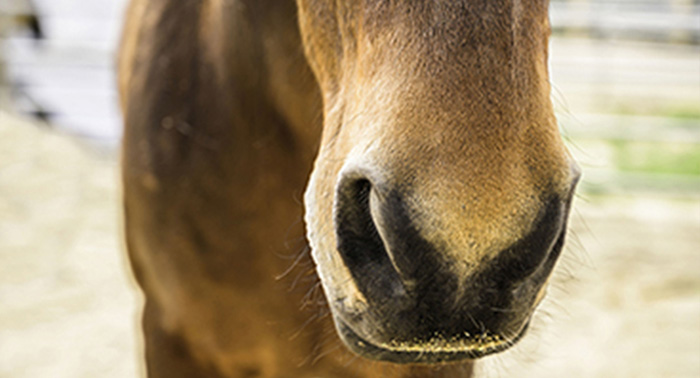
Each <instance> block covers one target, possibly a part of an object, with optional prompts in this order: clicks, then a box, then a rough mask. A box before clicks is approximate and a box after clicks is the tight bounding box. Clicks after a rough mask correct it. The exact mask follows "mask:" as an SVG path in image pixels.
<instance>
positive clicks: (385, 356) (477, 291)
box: [329, 174, 573, 363]
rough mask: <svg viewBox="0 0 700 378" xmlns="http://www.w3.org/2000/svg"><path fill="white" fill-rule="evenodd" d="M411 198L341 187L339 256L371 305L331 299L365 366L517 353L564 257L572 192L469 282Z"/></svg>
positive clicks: (355, 185)
mask: <svg viewBox="0 0 700 378" xmlns="http://www.w3.org/2000/svg"><path fill="white" fill-rule="evenodd" d="M571 192H573V190H572V191H571ZM409 196H411V193H410V188H403V189H400V190H399V189H394V188H391V187H388V186H386V185H384V184H382V183H379V184H376V183H375V182H373V181H372V180H370V179H369V178H367V177H366V176H363V175H358V174H351V175H345V176H344V177H342V178H341V180H340V182H339V185H338V187H337V192H336V202H335V208H334V218H335V229H336V236H337V251H338V253H339V254H340V256H341V258H342V259H343V262H344V263H345V265H346V266H347V268H348V270H349V272H350V274H351V276H352V279H353V281H354V282H353V283H354V285H355V286H356V288H357V291H359V293H361V296H362V298H363V299H362V300H363V302H364V303H362V304H361V305H358V303H353V301H351V300H349V299H348V298H329V302H330V304H331V308H332V310H333V313H334V316H335V319H336V326H337V328H338V330H339V333H340V334H341V335H342V337H343V338H344V340H345V342H346V343H347V344H348V346H349V347H350V348H351V349H352V350H354V351H356V352H357V353H359V354H361V355H364V356H365V357H370V358H375V359H381V360H387V361H393V362H404V363H412V362H423V363H434V362H444V361H452V360H460V359H464V358H477V357H480V356H483V355H486V354H490V353H494V352H498V351H501V350H503V349H506V348H508V347H510V346H511V345H513V344H514V343H515V342H516V341H517V340H519V339H520V337H521V336H522V335H523V334H524V332H525V330H526V328H527V324H528V323H529V319H530V316H531V315H532V313H533V311H534V308H535V307H536V305H537V303H538V302H539V300H540V299H541V291H542V290H543V286H544V284H545V282H546V281H547V278H548V277H549V274H550V272H551V270H552V268H553V267H554V265H555V263H556V261H557V258H558V256H559V254H560V252H561V250H562V247H563V244H564V237H565V234H566V220H567V215H568V211H569V204H570V197H571V193H566V194H565V195H556V194H551V193H548V194H543V195H542V196H541V198H540V200H539V202H540V203H541V206H540V210H539V212H538V214H537V215H536V216H535V219H534V221H533V222H532V225H531V226H530V227H529V229H530V231H529V232H528V233H526V234H525V235H523V236H522V237H520V238H519V239H518V240H517V241H516V242H515V243H512V244H511V245H510V246H509V247H508V248H506V249H504V250H502V251H500V252H497V253H494V254H492V255H489V256H488V258H486V259H484V260H483V261H480V262H479V263H477V264H473V265H474V266H472V267H470V268H469V270H467V271H466V273H465V271H464V270H461V271H460V270H458V269H455V266H456V264H458V262H456V261H453V260H454V257H450V256H454V255H455V254H454V253H446V252H447V251H445V250H444V247H443V243H440V242H439V241H430V240H428V239H427V238H426V237H425V236H424V235H430V232H426V230H425V228H426V227H430V226H429V225H422V224H420V221H419V220H418V219H420V218H421V217H420V211H421V209H419V208H416V204H415V202H416V201H415V200H414V201H410V202H409V201H408V200H407V198H408V197H409ZM562 197H565V198H562ZM463 253H464V254H469V253H470V251H468V250H467V251H463Z"/></svg>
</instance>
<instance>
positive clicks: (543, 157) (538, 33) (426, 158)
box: [298, 0, 578, 362]
mask: <svg viewBox="0 0 700 378" xmlns="http://www.w3.org/2000/svg"><path fill="white" fill-rule="evenodd" d="M298 3H299V6H300V7H299V8H300V9H299V12H300V24H301V31H302V37H303V41H304V47H305V49H306V54H307V58H308V60H309V63H310V65H311V67H312V69H313V71H314V74H315V75H316V78H317V80H318V82H319V85H320V88H321V92H322V96H323V101H324V131H323V137H322V141H321V147H320V151H319V155H318V158H317V160H316V164H315V167H314V171H313V174H312V176H311V179H310V182H309V186H308V189H307V192H306V212H307V213H306V223H307V227H308V237H309V240H310V242H311V245H312V248H313V257H314V260H315V262H316V264H317V268H318V273H319V275H320V277H321V280H322V283H323V287H324V290H325V292H326V295H327V299H328V303H329V305H330V308H331V310H332V313H333V316H334V319H335V322H336V326H337V329H338V331H339V333H340V334H341V336H342V338H343V339H344V341H345V342H346V343H347V344H348V346H349V347H350V348H351V349H353V350H355V351H356V352H358V353H360V354H362V355H365V356H367V357H371V358H377V359H383V360H389V361H395V362H439V361H449V360H457V359H462V358H474V357H478V356H481V355H484V354H488V353H491V352H495V351H499V350H503V349H505V348H507V347H509V346H510V345H512V344H513V343H514V342H515V341H517V340H518V338H520V337H521V335H522V334H523V333H524V332H525V329H526V328H527V325H528V322H529V319H530V316H531V315H532V313H533V311H534V309H535V307H536V306H537V304H538V303H539V301H540V300H541V298H542V297H543V292H544V288H545V285H546V282H547V279H548V277H549V274H550V272H551V270H552V268H553V266H554V264H555V262H556V260H557V257H558V256H559V253H560V250H561V248H562V244H563V240H564V234H565V228H566V219H567V213H568V208H569V203H570V200H571V196H572V192H573V187H574V184H575V182H576V180H577V177H578V173H577V168H576V166H575V163H574V162H573V161H572V160H571V158H570V156H569V155H568V153H567V150H566V148H565V146H564V145H563V143H562V140H561V137H560V135H559V133H558V129H557V124H556V120H555V118H554V114H553V110H552V104H551V100H550V97H549V96H550V85H549V79H548V74H547V38H548V34H549V24H548V16H547V5H548V4H547V1H545V0H527V1H513V0H499V1H495V0H488V1H487V0H481V1H466V0H456V1H410V2H401V1H397V2H394V1H386V0H365V1H329V0H299V1H298Z"/></svg>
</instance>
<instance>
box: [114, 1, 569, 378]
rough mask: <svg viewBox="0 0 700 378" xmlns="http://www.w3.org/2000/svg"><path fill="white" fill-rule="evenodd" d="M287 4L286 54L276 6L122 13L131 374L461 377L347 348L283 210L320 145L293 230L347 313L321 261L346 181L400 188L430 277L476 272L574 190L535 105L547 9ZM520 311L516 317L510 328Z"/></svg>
mask: <svg viewBox="0 0 700 378" xmlns="http://www.w3.org/2000/svg"><path fill="white" fill-rule="evenodd" d="M298 3H299V17H300V18H299V23H300V25H301V31H302V34H301V36H300V34H299V31H298V30H299V27H298V25H297V18H296V17H295V15H296V12H297V10H296V8H295V4H294V3H293V2H291V1H274V0H268V1H262V0H201V1H179V0H178V1H174V0H132V2H131V4H130V7H129V10H128V17H127V23H126V26H125V31H124V37H123V41H122V47H121V54H120V60H119V79H120V80H119V86H120V93H121V102H122V107H123V109H124V116H125V124H126V129H125V135H124V146H123V179H124V204H125V205H124V206H125V227H126V237H127V246H128V251H129V256H130V259H131V262H132V266H133V270H134V273H135V275H136V278H137V280H138V282H139V284H140V286H141V287H142V289H143V291H144V293H145V296H146V308H145V311H144V320H143V325H144V332H145V335H146V359H147V367H148V374H149V376H152V377H317V376H321V377H379V376H381V377H467V376H470V375H471V371H472V364H471V362H470V361H469V360H466V361H464V362H461V363H459V364H451V365H439V366H422V365H394V364H389V363H384V362H370V361H367V360H363V359H357V358H356V357H354V356H353V355H352V354H350V353H349V352H346V351H345V348H344V347H343V346H342V345H341V342H340V341H339V340H338V338H337V336H336V334H335V330H334V329H333V325H332V322H331V317H330V316H329V314H328V309H327V307H326V305H325V304H324V303H325V302H324V301H323V300H322V297H323V296H322V295H321V293H320V288H319V286H318V285H317V284H316V281H317V280H316V275H315V273H314V270H313V263H312V262H311V260H310V257H309V256H308V253H306V249H304V245H305V244H304V242H303V225H302V224H301V217H302V213H303V209H302V205H301V196H302V193H303V191H304V187H305V185H306V183H307V180H308V177H309V175H310V172H311V168H312V162H313V160H314V158H315V156H316V154H317V146H318V143H319V141H320V145H321V147H320V151H319V152H318V158H317V159H316V165H315V168H314V170H313V175H312V176H311V181H310V183H309V189H308V190H307V192H306V220H307V225H308V228H309V230H308V232H309V234H308V236H309V239H310V241H311V244H312V246H313V248H314V258H315V262H316V264H317V265H318V269H319V271H320V274H321V277H322V279H323V286H324V289H325V293H326V296H329V297H330V299H331V302H333V303H336V302H337V299H338V298H339V296H341V297H343V298H354V299H351V300H350V302H348V303H349V305H350V306H357V305H360V304H362V301H363V298H362V297H363V293H362V292H361V291H360V290H358V288H357V286H356V285H353V284H352V283H351V282H352V280H353V278H352V277H351V274H350V273H349V271H348V268H347V267H346V266H345V265H344V263H343V262H342V261H341V259H340V258H339V257H338V255H337V253H336V252H334V251H335V245H336V244H337V240H336V239H335V238H336V236H335V232H334V230H333V225H334V222H335V220H334V219H333V213H334V212H333V206H334V198H333V197H334V195H333V194H334V193H336V185H337V182H338V178H339V177H341V176H343V174H344V173H343V172H346V171H350V170H353V169H354V170H356V171H360V172H364V173H363V174H365V175H367V176H368V177H370V178H372V177H374V176H373V175H376V177H377V179H376V180H380V181H382V182H392V183H394V184H392V185H394V186H395V187H401V183H404V184H405V185H406V186H407V187H408V186H410V188H411V192H410V194H408V192H405V193H404V192H402V196H403V197H402V198H404V199H405V200H406V201H407V202H408V203H410V204H411V206H412V207H411V209H412V211H413V213H415V214H416V220H415V222H416V225H418V226H420V228H421V232H420V233H421V237H422V238H424V239H425V240H428V241H430V242H435V243H438V244H440V245H441V246H444V248H443V249H441V251H443V252H444V255H445V256H447V257H446V258H449V259H452V260H454V261H457V262H458V263H455V264H453V265H450V268H449V269H452V270H454V271H456V272H458V273H459V274H461V275H462V276H470V275H473V274H474V272H475V271H476V270H478V267H479V266H480V265H481V264H486V263H487V262H488V261H491V260H495V259H496V257H494V256H495V254H496V252H498V251H501V250H503V249H504V248H507V247H509V246H510V245H512V244H513V243H515V242H517V241H518V240H519V238H521V237H522V236H523V235H524V234H526V233H527V232H529V231H530V229H531V228H532V223H533V222H534V219H535V218H537V214H539V212H540V210H541V207H542V206H543V205H542V202H541V198H542V196H543V195H544V194H543V193H545V192H547V193H549V192H553V193H556V194H558V195H561V196H562V197H566V196H567V195H568V193H569V192H570V187H571V181H572V180H573V179H574V176H575V174H573V173H572V170H571V168H570V167H571V164H572V162H571V161H570V159H569V158H568V155H567V153H566V151H565V148H564V147H563V145H562V143H561V140H560V138H559V135H558V133H557V129H556V122H555V120H554V117H553V114H552V109H551V103H550V101H549V84H548V78H547V72H546V35H547V33H548V25H547V17H546V2H542V1H530V0H528V1H524V2H520V1H513V2H510V1H500V2H491V1H481V2H480V1H473V2H470V3H469V2H463V1H437V2H425V3H420V2H415V4H416V5H406V4H408V3H410V4H413V2H406V4H403V2H393V1H379V0H367V1H357V2H354V1H348V2H342V1H337V2H335V3H334V2H332V1H320V0H308V1H307V0H299V2H298ZM470 17H471V18H470ZM417 32H420V33H418V34H416V33H417ZM302 38H303V46H304V47H302ZM494 41H495V42H494ZM304 52H305V53H306V55H304ZM307 59H308V60H307ZM307 62H308V63H307ZM309 66H310V67H309ZM319 87H320V90H319ZM322 126H323V135H321V129H322ZM344 170H345V171H344ZM373 195H380V196H381V193H380V194H376V193H375V194H373ZM380 203H381V201H380ZM414 205H415V206H414ZM417 209H418V210H417ZM382 219H383V218H377V220H375V222H377V224H378V225H379V227H384V226H386V225H384V224H383V223H382V222H385V223H386V222H390V220H387V219H384V220H382ZM387 227H388V226H387ZM285 243H287V244H291V245H292V247H287V248H285ZM300 250H301V251H302V252H301V253H302V255H301V256H299V257H297V253H299V252H298V251H300ZM290 265H293V267H292V268H291V269H290ZM275 277H280V278H279V279H275ZM459 286H460V287H461V288H462V289H460V290H462V291H465V292H466V290H467V289H469V290H471V289H473V285H472V284H471V283H469V282H460V283H459ZM540 292H541V286H537V287H534V288H532V290H530V291H528V298H529V296H530V294H532V295H531V296H533V298H534V296H535V295H537V297H538V298H539V295H540ZM461 295H466V294H461ZM319 303H320V304H319ZM534 305H535V304H533V303H532V302H527V303H524V302H523V303H522V304H518V306H521V307H522V308H520V307H518V311H523V314H524V315H522V316H521V317H519V318H518V321H521V320H522V318H523V317H525V316H529V315H530V314H531V310H532V308H534ZM331 309H333V310H334V311H336V309H335V307H333V306H331ZM512 322H515V320H512Z"/></svg>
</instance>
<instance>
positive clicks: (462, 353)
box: [335, 316, 530, 364]
mask: <svg viewBox="0 0 700 378" xmlns="http://www.w3.org/2000/svg"><path fill="white" fill-rule="evenodd" d="M335 323H336V327H337V328H338V332H339V334H340V335H342V338H343V340H344V341H345V343H346V345H347V346H348V347H349V348H350V349H351V350H353V351H354V352H355V353H357V354H359V355H362V356H363V357H366V358H370V359H374V360H381V361H387V362H394V363H400V364H411V363H420V364H434V363H446V362H457V361H462V360H468V359H477V358H481V357H484V356H487V355H490V354H494V353H498V352H502V351H504V350H506V349H508V348H510V347H511V346H513V345H515V344H516V343H517V342H518V341H519V340H520V339H521V338H522V337H523V336H524V335H525V333H526V331H527V329H528V327H529V325H530V320H529V319H528V321H527V322H525V323H524V324H523V326H522V327H521V328H520V331H518V333H517V335H516V336H515V337H512V338H510V339H507V340H501V341H499V342H488V343H483V344H475V345H473V346H470V347H462V348H459V347H454V348H431V347H426V348H425V349H419V348H415V347H414V348H405V349H404V348H401V347H393V346H391V347H389V346H382V345H377V344H375V343H373V342H370V341H367V340H366V339H365V338H363V337H361V336H360V335H358V334H357V333H356V332H355V331H354V330H353V329H352V328H351V327H350V326H349V325H348V324H347V323H346V322H345V321H343V320H342V319H341V318H339V317H337V316H336V317H335Z"/></svg>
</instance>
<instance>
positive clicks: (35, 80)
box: [0, 0, 700, 197]
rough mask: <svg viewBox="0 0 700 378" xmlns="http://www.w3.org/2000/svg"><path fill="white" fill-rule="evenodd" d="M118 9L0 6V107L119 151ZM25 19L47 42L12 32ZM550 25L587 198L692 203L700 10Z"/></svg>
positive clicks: (13, 2) (114, 1)
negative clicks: (33, 18)
mask: <svg viewBox="0 0 700 378" xmlns="http://www.w3.org/2000/svg"><path fill="white" fill-rule="evenodd" d="M125 3H126V0H90V1H84V0H33V1H32V2H31V3H30V1H29V0H4V1H3V2H0V20H2V21H0V32H2V31H3V30H4V36H3V37H2V40H0V67H4V71H5V74H6V76H7V79H6V80H7V81H4V82H0V85H3V87H2V88H0V91H2V93H4V96H0V107H2V108H5V109H7V108H12V109H14V110H15V111H17V112H19V113H23V114H30V115H35V116H39V117H40V118H45V119H47V120H48V121H49V123H50V124H51V125H53V126H55V127H56V128H58V129H60V130H62V131H64V132H68V133H70V134H73V135H77V136H81V137H84V138H87V139H89V140H91V141H94V142H99V143H101V144H103V145H104V144H107V145H116V143H117V141H118V138H119V135H120V133H121V120H120V115H119V111H118V107H117V96H116V91H115V85H114V84H115V77H114V70H113V68H114V51H115V49H116V46H117V43H118V38H119V29H120V26H121V22H122V21H121V18H122V12H123V9H124V6H125ZM32 12H34V13H36V14H37V15H38V18H39V20H40V22H41V29H42V32H43V35H44V37H45V38H44V39H42V40H36V39H33V38H32V34H31V33H30V32H29V31H27V30H26V28H25V30H24V31H22V30H21V28H20V27H19V24H21V22H20V23H18V22H17V21H22V20H26V18H24V17H23V15H26V14H28V13H32ZM551 20H552V27H553V32H554V37H553V39H552V46H551V54H550V55H551V63H550V64H551V74H552V81H553V83H554V88H555V91H554V94H553V96H554V99H555V104H556V108H557V112H558V117H559V120H560V123H561V125H562V129H563V131H564V134H565V136H566V137H567V138H569V140H570V141H571V142H572V150H573V151H574V154H575V155H576V157H577V159H579V160H580V161H581V162H582V164H583V166H584V171H585V180H584V185H583V188H584V190H587V191H588V192H590V193H599V192H608V191H624V192H634V191H642V192H645V193H647V192H648V191H652V192H655V193H664V194H671V195H674V196H677V195H680V196H683V197H687V196H691V197H699V196H700V154H699V153H698V152H697V151H698V150H700V1H698V0H685V1H684V0H666V1H664V0H657V1H653V0H626V1H623V0H613V1H606V0H570V1H565V0H558V1H556V0H553V1H551ZM0 71H2V69H1V68H0ZM2 75H3V73H2V72H0V76H2ZM8 83H9V85H8ZM8 94H10V96H8ZM8 97H10V98H11V99H12V100H11V101H10V100H8Z"/></svg>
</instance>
